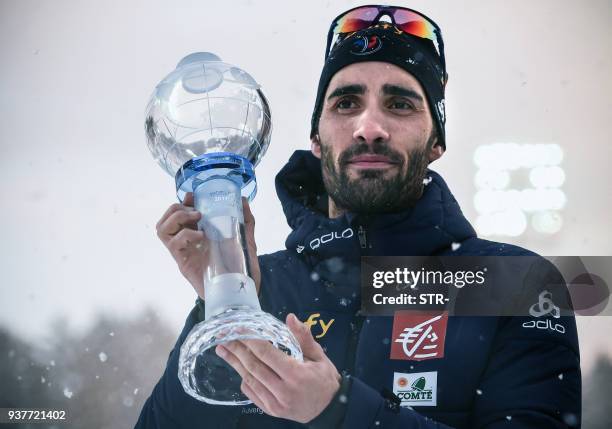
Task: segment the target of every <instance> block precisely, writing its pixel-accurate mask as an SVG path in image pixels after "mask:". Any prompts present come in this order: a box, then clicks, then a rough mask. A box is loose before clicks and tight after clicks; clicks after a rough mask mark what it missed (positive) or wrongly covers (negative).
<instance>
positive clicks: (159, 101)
mask: <svg viewBox="0 0 612 429" xmlns="http://www.w3.org/2000/svg"><path fill="white" fill-rule="evenodd" d="M145 116H146V119H145V132H146V137H147V144H148V147H149V150H150V151H151V153H152V154H153V157H154V158H155V159H156V160H157V162H158V163H159V164H160V165H161V166H162V168H163V169H164V170H166V171H167V172H168V173H169V174H171V175H172V176H174V177H175V181H176V190H177V196H178V198H179V200H180V201H181V202H182V201H183V200H184V198H185V195H186V194H187V193H188V192H193V196H194V207H195V208H196V209H197V210H199V211H200V212H201V213H202V217H201V220H200V221H199V222H198V229H200V230H203V231H204V232H205V234H206V239H207V240H206V242H207V246H208V247H207V248H206V249H205V250H204V251H203V252H202V254H203V255H205V256H203V257H206V258H207V261H208V263H207V264H206V269H205V272H204V279H203V280H204V294H205V296H204V304H205V320H204V321H203V322H201V323H198V324H197V325H196V326H194V327H193V329H192V330H191V332H190V333H189V335H188V336H187V338H186V340H185V341H184V343H183V345H182V347H181V351H180V357H179V370H178V377H179V379H180V381H181V384H182V386H183V388H184V389H185V392H187V393H188V394H189V395H191V396H192V397H194V398H195V399H198V400H200V401H203V402H206V403H209V404H218V405H245V404H249V403H251V401H250V400H249V399H248V398H247V397H246V396H245V395H244V394H243V393H242V392H241V390H240V384H241V381H242V380H241V378H240V375H239V374H238V373H237V372H236V371H235V370H234V369H233V368H232V367H231V366H229V365H228V364H227V363H226V362H225V361H224V360H223V359H221V358H219V357H218V356H217V354H216V352H215V347H216V346H217V345H219V344H223V343H226V342H228V341H232V340H246V339H260V340H266V341H269V342H270V343H271V344H273V345H274V346H275V347H277V348H279V349H280V350H282V351H284V352H285V353H287V354H289V355H291V356H293V357H294V358H296V359H298V360H302V352H301V350H300V347H299V344H298V342H297V341H296V339H295V337H294V336H293V335H292V334H291V332H290V331H289V329H288V328H287V327H286V326H285V325H284V324H283V323H282V322H280V321H279V320H278V319H276V318H275V317H273V316H272V315H270V314H268V313H265V312H263V311H261V308H260V305H259V300H258V298H257V291H256V288H255V283H254V281H253V279H252V278H251V277H250V273H251V270H250V267H249V257H248V251H247V245H246V237H245V228H244V216H243V212H242V200H241V197H246V198H248V199H249V200H251V199H252V198H253V197H254V196H255V193H256V190H257V186H256V181H255V173H254V170H253V169H254V166H256V165H257V164H258V163H259V161H260V160H261V158H262V156H263V155H264V154H265V152H266V149H267V148H268V145H269V142H270V136H271V130H272V128H271V127H272V123H271V116H270V109H269V106H268V102H267V101H266V98H265V97H264V95H263V93H262V91H261V89H260V87H259V85H258V84H257V82H256V81H255V80H254V79H253V78H252V77H251V76H250V75H249V74H248V73H246V72H245V71H243V70H241V69H239V68H238V67H235V66H232V65H230V64H226V63H224V62H222V61H221V60H220V58H219V57H217V56H216V55H214V54H211V53H207V52H199V53H194V54H191V55H188V56H187V57H185V58H183V59H182V60H181V61H180V62H179V64H178V65H177V67H176V69H175V70H174V71H173V72H172V73H170V74H169V75H168V76H166V78H164V79H163V80H162V81H161V82H160V83H159V84H158V85H157V87H156V88H155V91H154V92H153V95H152V96H151V99H150V101H149V104H148V105H147V109H146V114H145Z"/></svg>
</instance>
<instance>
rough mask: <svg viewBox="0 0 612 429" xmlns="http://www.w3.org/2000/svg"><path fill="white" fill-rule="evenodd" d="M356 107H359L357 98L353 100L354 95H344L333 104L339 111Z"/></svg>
mask: <svg viewBox="0 0 612 429" xmlns="http://www.w3.org/2000/svg"><path fill="white" fill-rule="evenodd" d="M358 107H359V105H358V104H357V100H355V98H354V97H344V98H341V99H339V100H338V101H337V102H336V104H335V105H334V108H335V109H336V110H339V111H343V110H353V109H356V108H358Z"/></svg>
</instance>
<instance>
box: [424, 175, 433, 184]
mask: <svg viewBox="0 0 612 429" xmlns="http://www.w3.org/2000/svg"><path fill="white" fill-rule="evenodd" d="M432 180H433V179H432V178H431V176H428V177H426V178H424V179H423V185H425V186H427V185H429V184H430V183H431V181H432Z"/></svg>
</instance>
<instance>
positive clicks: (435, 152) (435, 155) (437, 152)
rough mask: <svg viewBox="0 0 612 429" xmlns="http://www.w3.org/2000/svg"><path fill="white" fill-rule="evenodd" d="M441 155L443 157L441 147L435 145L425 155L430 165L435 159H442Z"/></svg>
mask: <svg viewBox="0 0 612 429" xmlns="http://www.w3.org/2000/svg"><path fill="white" fill-rule="evenodd" d="M442 155H444V149H443V148H442V145H441V144H438V143H435V144H434V145H433V147H432V148H431V149H429V153H428V154H427V157H428V159H429V162H430V163H432V162H434V161H435V160H436V159H439V158H440V157H442Z"/></svg>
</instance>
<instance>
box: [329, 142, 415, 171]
mask: <svg viewBox="0 0 612 429" xmlns="http://www.w3.org/2000/svg"><path fill="white" fill-rule="evenodd" d="M364 154H369V155H381V156H385V157H387V158H389V160H390V161H392V162H395V163H398V164H400V165H401V164H403V162H404V158H402V156H401V155H400V154H399V153H398V152H396V151H394V150H392V149H390V148H389V147H388V146H387V145H385V144H384V143H382V142H374V144H372V145H369V144H367V143H359V144H357V145H355V146H351V147H350V148H348V149H346V150H345V151H344V152H342V153H341V154H340V155H339V156H338V164H339V165H340V166H344V165H346V164H348V163H349V161H350V160H351V159H352V158H353V157H355V156H359V155H364Z"/></svg>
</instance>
